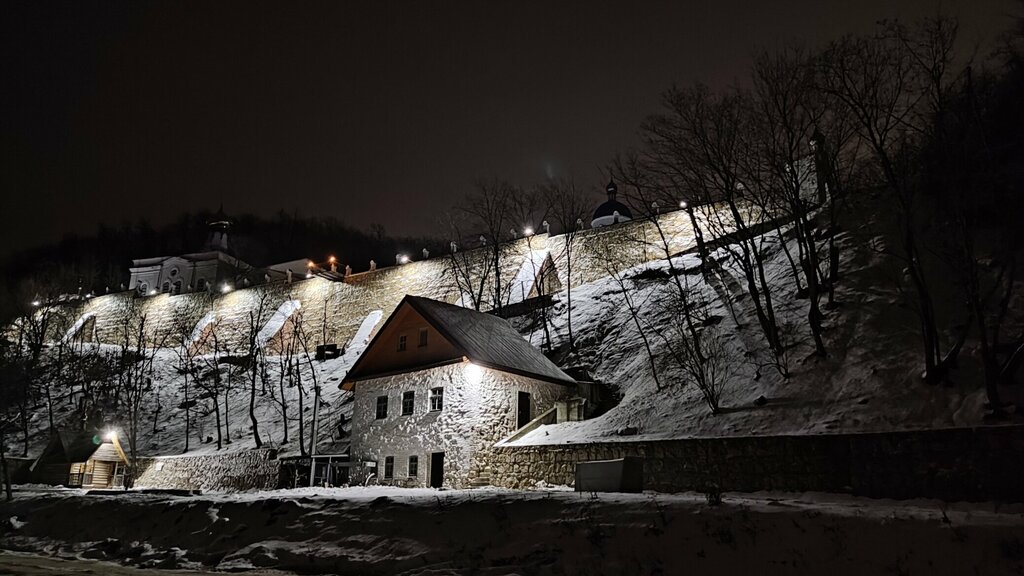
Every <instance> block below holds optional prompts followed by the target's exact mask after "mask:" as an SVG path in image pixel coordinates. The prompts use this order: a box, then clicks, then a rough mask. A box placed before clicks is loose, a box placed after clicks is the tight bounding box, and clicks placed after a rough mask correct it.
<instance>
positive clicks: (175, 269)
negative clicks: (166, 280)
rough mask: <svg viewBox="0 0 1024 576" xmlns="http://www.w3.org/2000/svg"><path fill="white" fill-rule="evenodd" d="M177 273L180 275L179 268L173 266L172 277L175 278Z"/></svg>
mask: <svg viewBox="0 0 1024 576" xmlns="http://www.w3.org/2000/svg"><path fill="white" fill-rule="evenodd" d="M177 275H178V269H177V268H171V278H174V277H176V276H177Z"/></svg>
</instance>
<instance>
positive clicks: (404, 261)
mask: <svg viewBox="0 0 1024 576" xmlns="http://www.w3.org/2000/svg"><path fill="white" fill-rule="evenodd" d="M398 263H399V264H408V263H409V257H408V256H406V255H405V254H399V256H398Z"/></svg>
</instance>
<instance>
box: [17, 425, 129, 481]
mask: <svg viewBox="0 0 1024 576" xmlns="http://www.w3.org/2000/svg"><path fill="white" fill-rule="evenodd" d="M126 470H127V461H126V460H125V456H124V451H123V450H121V447H120V445H119V444H118V442H117V437H116V436H110V437H102V436H100V435H99V434H94V433H91V432H86V433H79V434H68V433H66V432H58V433H56V434H54V435H53V436H51V437H50V442H49V443H48V444H47V445H46V448H45V449H43V453H42V454H40V455H39V458H37V459H36V461H35V462H34V463H33V464H32V467H31V470H30V473H29V476H30V478H31V480H32V481H33V482H39V483H41V484H61V485H64V486H68V487H72V488H79V487H81V488H115V487H119V486H123V485H124V475H125V472H126Z"/></svg>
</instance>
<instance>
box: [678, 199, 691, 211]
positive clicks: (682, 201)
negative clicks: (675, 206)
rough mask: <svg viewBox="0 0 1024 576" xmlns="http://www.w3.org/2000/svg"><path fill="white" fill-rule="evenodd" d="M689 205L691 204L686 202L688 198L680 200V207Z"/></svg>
mask: <svg viewBox="0 0 1024 576" xmlns="http://www.w3.org/2000/svg"><path fill="white" fill-rule="evenodd" d="M687 206H689V204H687V203H686V200H680V201H679V207H680V208H683V209H685V208H686V207H687Z"/></svg>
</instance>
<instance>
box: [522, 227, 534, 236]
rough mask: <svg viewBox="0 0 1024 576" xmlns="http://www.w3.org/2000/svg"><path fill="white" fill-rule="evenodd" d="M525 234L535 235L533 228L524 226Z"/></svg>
mask: <svg viewBox="0 0 1024 576" xmlns="http://www.w3.org/2000/svg"><path fill="white" fill-rule="evenodd" d="M523 234H525V235H526V236H533V228H524V229H523Z"/></svg>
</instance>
